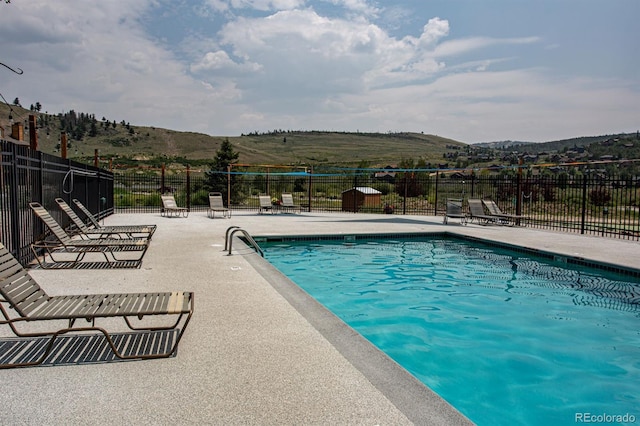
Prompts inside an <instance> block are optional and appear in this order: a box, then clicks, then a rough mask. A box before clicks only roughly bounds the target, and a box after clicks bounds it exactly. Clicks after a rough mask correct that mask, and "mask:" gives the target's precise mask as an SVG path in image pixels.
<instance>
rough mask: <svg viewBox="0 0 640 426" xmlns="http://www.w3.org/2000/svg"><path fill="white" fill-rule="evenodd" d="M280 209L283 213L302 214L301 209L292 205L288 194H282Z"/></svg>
mask: <svg viewBox="0 0 640 426" xmlns="http://www.w3.org/2000/svg"><path fill="white" fill-rule="evenodd" d="M280 208H281V209H282V210H283V211H289V210H291V211H293V212H294V213H295V212H296V211H298V213H301V212H302V207H301V206H299V205H296V204H294V202H293V195H292V194H290V193H288V192H283V193H282V204H280Z"/></svg>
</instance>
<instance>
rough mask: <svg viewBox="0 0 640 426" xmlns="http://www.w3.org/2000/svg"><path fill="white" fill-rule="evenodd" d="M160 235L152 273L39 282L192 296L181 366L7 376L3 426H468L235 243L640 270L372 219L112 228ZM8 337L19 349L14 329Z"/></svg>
mask: <svg viewBox="0 0 640 426" xmlns="http://www.w3.org/2000/svg"><path fill="white" fill-rule="evenodd" d="M145 223H157V224H158V230H157V231H156V233H155V235H154V237H153V240H152V242H151V246H150V248H149V250H148V251H147V254H146V256H145V258H144V261H143V264H142V267H141V268H140V269H133V270H60V271H45V270H38V269H35V270H32V272H31V273H32V275H33V276H34V278H35V279H36V280H37V281H38V282H39V283H40V284H41V285H42V286H43V287H44V288H45V289H46V291H47V292H49V293H50V294H52V295H55V294H70V293H97V292H100V293H102V292H145V291H171V290H192V291H194V292H195V294H196V297H195V314H194V316H193V319H192V321H191V324H190V325H189V328H188V329H187V332H186V333H185V336H184V338H183V340H182V342H181V344H180V348H179V350H178V354H177V356H176V357H173V358H169V359H164V360H153V361H134V362H111V363H101V364H91V365H68V366H50V367H37V368H28V369H13V370H4V371H0V375H2V382H3V391H2V393H1V394H0V405H1V406H2V407H3V408H2V410H0V424H12V425H18V424H34V425H35V424H38V425H41V424H47V425H62V424H64V425H69V424H78V425H80V424H82V425H94V424H105V423H110V424H136V425H145V424H154V425H158V424H180V425H182V424H221V425H222V424H224V425H229V424H260V425H268V424H358V425H359V424H362V425H377V424H380V425H390V424H393V425H400V424H412V423H413V424H434V425H437V424H441V425H450V424H466V423H468V422H467V420H466V419H465V418H464V417H463V416H462V415H460V414H459V413H458V412H457V411H456V410H455V409H453V408H452V407H451V406H449V405H448V404H447V403H446V402H444V401H442V400H441V399H440V398H439V397H437V395H435V394H433V393H432V392H431V391H430V390H428V389H427V388H426V387H424V386H422V385H421V384H420V383H418V382H417V381H416V380H414V379H413V378H412V377H411V376H409V375H408V374H407V373H406V372H405V371H404V370H403V369H401V368H399V367H398V366H397V365H396V364H395V363H394V362H393V361H390V360H389V359H388V358H386V356H384V355H382V354H381V353H380V352H378V351H377V350H375V349H374V348H372V347H371V346H370V345H368V343H367V342H366V341H364V340H363V339H362V338H360V337H359V335H357V333H355V332H353V331H352V330H351V329H349V328H348V327H346V326H345V325H344V324H342V323H341V322H340V321H338V320H336V318H335V317H333V316H332V315H330V314H329V313H327V312H326V311H325V310H323V309H322V308H321V307H319V306H318V305H317V304H316V303H315V302H314V301H312V300H310V299H309V298H308V297H306V295H305V294H304V293H302V292H301V291H300V290H298V289H297V287H296V288H294V287H293V286H291V285H290V283H288V281H287V280H284V279H283V278H282V277H281V276H280V274H279V273H278V272H277V271H274V270H273V268H271V267H270V265H267V264H265V263H264V262H263V261H262V260H261V259H260V258H259V256H257V255H256V254H254V253H253V252H252V251H251V250H247V249H246V248H243V246H242V244H240V243H239V242H238V243H235V246H234V249H235V250H234V254H233V255H232V256H228V255H227V254H226V253H225V252H223V245H224V234H225V230H226V229H227V228H228V227H229V226H231V225H236V226H241V227H242V228H244V229H246V230H247V231H248V232H249V233H251V234H252V235H254V236H260V235H279V234H292V235H300V234H303V235H309V234H355V233H386V232H430V231H448V232H459V233H463V234H465V235H470V236H475V237H478V238H486V239H492V240H498V241H504V242H509V243H511V244H517V245H524V246H527V247H532V248H537V249H539V250H544V251H554V252H558V253H561V254H563V255H565V256H575V257H580V258H589V259H595V260H598V261H600V262H606V263H611V264H621V265H626V266H630V267H637V263H638V259H640V244H639V243H637V242H628V241H621V240H612V239H602V238H595V237H584V236H580V235H574V234H560V233H551V232H541V231H535V230H531V229H527V228H507V227H493V226H485V227H483V226H478V225H469V226H466V227H462V226H459V225H458V224H451V223H450V224H449V225H447V226H444V225H442V223H441V218H436V217H424V216H386V215H365V214H358V215H354V214H345V213H342V214H311V213H303V214H301V215H283V214H281V215H269V214H266V215H257V214H255V213H253V212H246V213H244V214H242V213H237V212H234V215H233V217H232V218H231V219H230V220H227V219H221V218H216V219H213V220H212V219H208V218H207V217H206V214H205V213H204V212H192V213H191V214H190V215H189V217H188V218H186V219H184V218H170V219H169V218H164V217H160V215H159V214H116V215H113V216H111V217H109V218H107V220H106V224H108V225H112V224H113V225H117V224H145ZM1 332H2V336H9V334H8V331H7V330H6V327H2V329H1Z"/></svg>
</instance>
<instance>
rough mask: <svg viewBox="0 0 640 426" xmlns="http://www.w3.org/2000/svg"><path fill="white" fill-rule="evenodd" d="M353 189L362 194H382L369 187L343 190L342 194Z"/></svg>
mask: <svg viewBox="0 0 640 426" xmlns="http://www.w3.org/2000/svg"><path fill="white" fill-rule="evenodd" d="M354 189H355V190H356V191H358V192H361V193H363V194H382V192H380V191H378V190H377V189H374V188H371V187H369V186H356V187H354V188H350V189H347V190H344V191H342V193H343V194H344V193H345V192H349V191H353V190H354Z"/></svg>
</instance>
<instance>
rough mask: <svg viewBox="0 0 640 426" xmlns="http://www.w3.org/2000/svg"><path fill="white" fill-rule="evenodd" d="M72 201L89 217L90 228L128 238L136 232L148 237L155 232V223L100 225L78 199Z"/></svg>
mask: <svg viewBox="0 0 640 426" xmlns="http://www.w3.org/2000/svg"><path fill="white" fill-rule="evenodd" d="M73 202H74V203H75V205H76V206H77V207H78V208H79V209H80V211H81V212H82V213H83V214H84V215H85V216H86V217H87V219H89V221H90V222H91V224H92V225H93V228H91V229H108V230H109V231H111V232H113V231H117V232H119V233H122V234H125V235H128V236H129V237H130V238H131V237H135V236H136V234H142V236H145V235H147V238H148V239H151V237H152V236H153V233H154V232H156V228H157V226H156V225H117V226H102V225H100V222H99V221H98V219H97V218H96V217H95V216H94V215H93V214H92V213H91V212H90V211H89V209H88V208H86V207H85V206H84V204H82V203H81V202H80V201H79V200H78V199H76V198H74V199H73Z"/></svg>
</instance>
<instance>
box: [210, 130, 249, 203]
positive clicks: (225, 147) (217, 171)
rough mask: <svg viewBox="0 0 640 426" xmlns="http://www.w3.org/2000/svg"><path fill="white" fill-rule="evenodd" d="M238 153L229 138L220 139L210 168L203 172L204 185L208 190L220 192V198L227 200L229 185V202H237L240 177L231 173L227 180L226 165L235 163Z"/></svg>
mask: <svg viewBox="0 0 640 426" xmlns="http://www.w3.org/2000/svg"><path fill="white" fill-rule="evenodd" d="M239 156H240V154H239V153H238V152H236V151H234V150H233V146H232V145H231V142H229V139H225V140H224V141H222V144H221V145H220V149H219V150H218V151H216V157H215V158H214V159H213V163H211V170H210V171H208V172H205V180H206V186H207V188H209V190H210V191H214V192H221V193H222V194H223V196H222V198H223V199H224V200H227V199H228V198H227V192H228V191H227V188H228V186H229V181H230V187H231V202H232V203H235V202H237V201H238V200H239V199H240V198H241V196H240V188H241V180H242V179H241V178H240V176H238V175H231V176H230V179H229V181H228V180H227V178H228V175H227V173H226V172H227V171H228V167H229V165H230V164H236V163H237V162H238V158H239Z"/></svg>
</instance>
